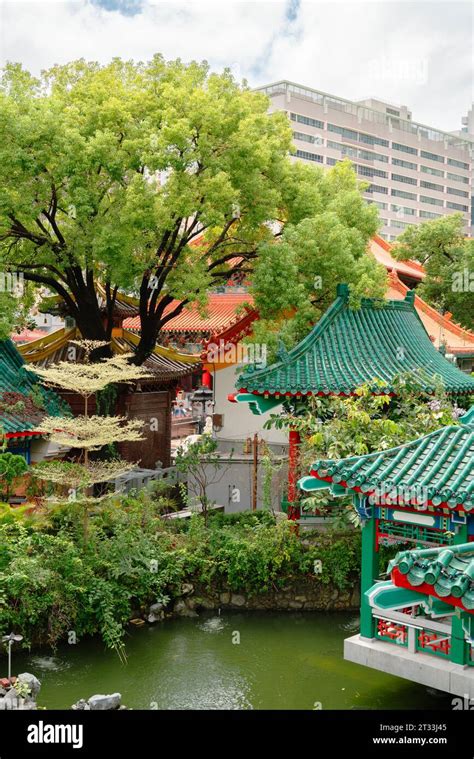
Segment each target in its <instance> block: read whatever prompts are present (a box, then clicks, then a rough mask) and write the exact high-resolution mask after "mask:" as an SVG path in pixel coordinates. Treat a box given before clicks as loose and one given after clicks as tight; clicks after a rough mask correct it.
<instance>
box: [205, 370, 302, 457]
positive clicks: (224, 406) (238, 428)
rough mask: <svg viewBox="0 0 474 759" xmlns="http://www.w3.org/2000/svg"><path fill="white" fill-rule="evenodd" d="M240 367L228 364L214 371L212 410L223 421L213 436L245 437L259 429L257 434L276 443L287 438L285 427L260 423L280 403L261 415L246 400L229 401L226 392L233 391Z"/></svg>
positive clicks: (276, 410) (237, 438) (228, 438)
mask: <svg viewBox="0 0 474 759" xmlns="http://www.w3.org/2000/svg"><path fill="white" fill-rule="evenodd" d="M241 371H242V367H236V366H229V367H226V368H225V369H220V371H216V372H214V374H213V376H214V397H215V406H214V413H215V414H222V415H223V417H224V425H223V427H222V429H221V430H220V431H219V432H216V437H217V438H218V439H219V438H226V439H227V440H245V439H246V438H247V437H249V436H251V435H254V434H255V432H258V434H259V436H260V437H261V438H263V439H264V440H266V441H267V442H268V443H277V444H279V445H281V444H286V443H287V442H288V433H287V431H286V430H275V429H274V428H272V429H270V430H265V429H264V428H263V425H264V424H265V422H266V421H267V420H268V419H269V418H270V413H278V411H279V408H280V407H279V406H276V407H275V409H274V410H273V412H267V413H266V414H262V415H261V416H256V415H255V414H252V412H251V411H250V408H249V406H248V404H247V403H231V402H230V401H229V400H227V396H228V395H230V394H232V393H235V392H236V386H235V381H236V379H237V376H238V374H239V373H240V372H241Z"/></svg>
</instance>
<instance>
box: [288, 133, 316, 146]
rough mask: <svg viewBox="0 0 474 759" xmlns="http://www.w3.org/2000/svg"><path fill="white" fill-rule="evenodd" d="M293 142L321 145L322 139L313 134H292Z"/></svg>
mask: <svg viewBox="0 0 474 759" xmlns="http://www.w3.org/2000/svg"><path fill="white" fill-rule="evenodd" d="M293 137H294V139H295V140H301V141H303V142H311V144H312V145H322V144H323V138H322V137H319V136H318V135H314V134H305V132H293Z"/></svg>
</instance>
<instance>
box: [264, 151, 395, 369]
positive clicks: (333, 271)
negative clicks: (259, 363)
mask: <svg viewBox="0 0 474 759" xmlns="http://www.w3.org/2000/svg"><path fill="white" fill-rule="evenodd" d="M286 185H287V186H286V188H285V192H286V193H287V195H288V196H289V197H288V208H289V216H288V218H287V224H286V226H285V228H284V230H283V232H282V234H281V237H280V238H279V239H277V240H266V241H264V242H262V244H261V245H260V249H259V257H258V259H257V261H256V264H255V271H254V274H253V278H252V287H251V291H252V293H253V296H254V299H255V304H256V307H257V309H258V311H259V314H260V320H259V321H258V322H257V323H256V324H255V325H254V334H253V335H252V338H251V339H252V341H256V342H261V343H265V344H266V345H267V347H268V348H269V350H270V353H271V357H273V356H274V354H275V349H276V345H277V342H278V340H282V341H283V343H284V344H285V345H286V347H288V348H289V347H292V346H293V345H294V344H295V343H296V342H298V341H299V340H300V339H302V338H303V337H305V336H306V335H307V333H308V328H309V325H312V324H314V323H315V322H316V321H317V320H318V319H319V318H320V316H321V315H322V314H323V312H324V311H325V310H326V309H327V307H328V306H329V305H330V304H331V303H332V301H333V300H334V297H335V293H336V285H337V284H339V283H340V282H346V283H348V284H350V286H351V293H352V297H353V303H354V305H356V303H357V302H358V300H359V299H360V297H367V296H377V297H383V296H384V294H385V290H386V282H387V277H386V271H385V269H384V267H383V266H380V265H379V264H378V263H377V262H376V261H375V259H374V258H373V257H372V256H370V255H368V254H367V245H368V241H369V239H370V237H372V235H374V234H375V232H376V231H377V228H378V214H377V209H376V208H375V207H374V206H373V205H369V204H367V203H366V202H365V201H364V199H363V197H362V191H363V187H364V185H361V183H360V182H358V180H357V177H356V175H355V172H354V170H353V168H352V166H351V163H350V162H349V161H344V162H342V163H340V164H337V165H336V166H334V167H333V168H331V169H329V170H328V171H323V170H322V169H320V168H317V167H311V166H306V165H302V164H300V163H296V164H293V165H292V166H291V167H290V168H288V176H287V179H286ZM296 188H297V190H296ZM303 198H304V200H303ZM289 317H291V318H289Z"/></svg>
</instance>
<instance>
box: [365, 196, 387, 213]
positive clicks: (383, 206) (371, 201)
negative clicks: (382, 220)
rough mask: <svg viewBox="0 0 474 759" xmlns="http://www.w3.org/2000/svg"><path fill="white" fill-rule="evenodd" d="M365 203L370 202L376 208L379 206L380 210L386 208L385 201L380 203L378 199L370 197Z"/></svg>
mask: <svg viewBox="0 0 474 759" xmlns="http://www.w3.org/2000/svg"><path fill="white" fill-rule="evenodd" d="M367 203H371V204H372V205H374V206H377V208H380V210H381V211H386V210H387V207H388V205H387V203H382V202H381V201H380V200H372V198H370V199H368V200H367Z"/></svg>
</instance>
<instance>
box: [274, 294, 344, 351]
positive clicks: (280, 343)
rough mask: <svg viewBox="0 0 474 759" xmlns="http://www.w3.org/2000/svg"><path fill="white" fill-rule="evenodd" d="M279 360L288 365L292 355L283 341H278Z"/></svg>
mask: <svg viewBox="0 0 474 759" xmlns="http://www.w3.org/2000/svg"><path fill="white" fill-rule="evenodd" d="M338 287H339V285H338ZM276 355H277V358H278V360H279V361H281V363H282V364H287V363H288V362H289V360H290V354H289V353H288V350H287V347H286V345H285V343H284V342H283V340H278V350H277V353H276Z"/></svg>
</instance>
